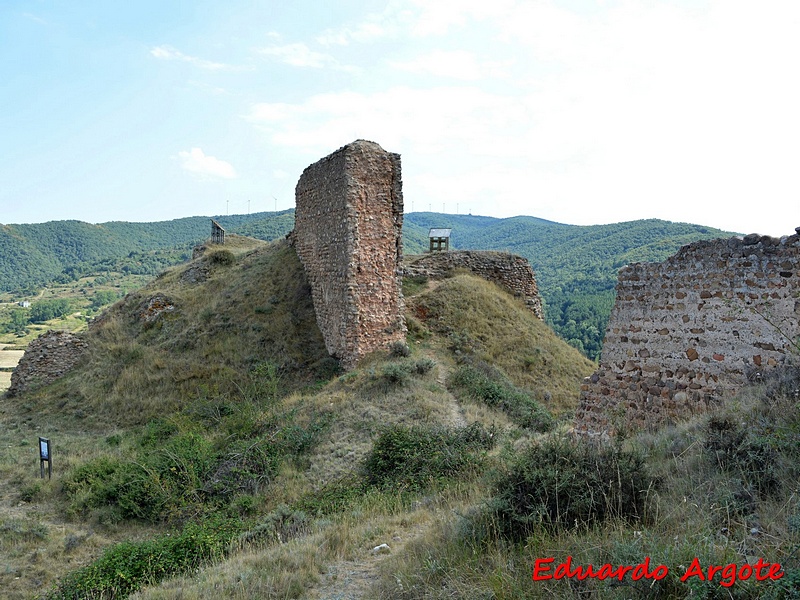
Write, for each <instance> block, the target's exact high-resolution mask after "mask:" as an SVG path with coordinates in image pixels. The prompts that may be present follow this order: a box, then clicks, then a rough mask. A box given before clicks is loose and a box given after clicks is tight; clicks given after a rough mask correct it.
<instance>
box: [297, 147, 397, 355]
mask: <svg viewBox="0 0 800 600" xmlns="http://www.w3.org/2000/svg"><path fill="white" fill-rule="evenodd" d="M295 200H296V208H295V228H294V232H293V233H292V235H291V239H292V242H293V244H294V247H295V249H296V250H297V254H298V256H299V257H300V261H301V262H302V263H303V267H304V268H305V270H306V274H307V275H308V279H309V282H310V284H311V291H312V296H313V300H314V310H315V312H316V314H317V322H318V324H319V328H320V330H321V331H322V335H323V337H324V339H325V345H326V347H327V349H328V352H329V353H330V354H331V355H332V356H335V357H337V358H339V359H340V360H341V362H342V365H343V366H344V367H345V368H352V367H353V366H355V365H356V363H357V362H358V360H359V359H360V358H362V357H363V356H364V355H366V354H367V353H369V352H371V351H373V350H376V349H379V348H386V347H388V345H389V344H390V343H391V342H392V341H396V340H404V339H405V333H406V326H405V320H404V317H403V298H402V293H401V285H400V276H399V270H398V267H399V262H400V258H401V256H402V241H401V232H402V225H403V191H402V179H401V171H400V156H399V155H398V154H392V153H390V152H386V151H385V150H383V149H382V148H381V147H380V146H379V145H378V144H376V143H374V142H368V141H365V140H358V141H355V142H353V143H351V144H348V145H347V146H344V147H343V148H340V149H339V150H337V151H336V152H334V153H333V154H331V155H329V156H327V157H325V158H323V159H321V160H319V161H318V162H316V163H314V164H313V165H311V166H309V167H308V168H306V169H305V171H303V174H302V176H301V177H300V180H299V181H298V183H297V187H296V189H295Z"/></svg>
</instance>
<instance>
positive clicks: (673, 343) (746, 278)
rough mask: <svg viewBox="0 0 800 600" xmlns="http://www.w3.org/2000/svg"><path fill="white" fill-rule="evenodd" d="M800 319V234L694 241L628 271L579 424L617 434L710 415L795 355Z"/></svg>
mask: <svg viewBox="0 0 800 600" xmlns="http://www.w3.org/2000/svg"><path fill="white" fill-rule="evenodd" d="M799 322H800V238H799V237H798V235H792V236H790V237H786V238H782V239H780V240H779V239H776V238H771V237H768V236H757V235H749V236H747V237H745V238H744V239H739V238H731V239H727V240H725V239H718V240H712V241H702V242H696V243H693V244H690V245H688V246H684V247H683V248H681V249H680V250H679V251H678V252H677V254H675V255H674V256H672V257H670V258H669V259H667V260H666V261H664V262H661V263H636V264H632V265H629V266H627V267H624V268H622V269H621V270H620V272H619V279H618V283H617V298H616V303H615V305H614V308H613V310H612V313H611V317H610V319H609V324H608V329H607V331H606V337H605V342H604V344H603V352H602V355H601V358H600V364H599V369H598V370H597V371H596V372H595V373H594V374H593V375H592V376H591V377H590V378H587V380H586V381H584V384H583V386H582V388H581V400H580V405H579V407H578V410H577V412H576V418H575V429H576V431H578V432H583V433H589V434H592V433H611V434H614V433H615V432H618V431H619V430H620V429H621V428H623V427H625V428H627V427H631V428H653V427H658V426H660V425H663V424H665V423H669V422H673V421H676V420H679V419H682V418H686V417H688V416H690V415H692V414H695V413H702V412H705V411H706V410H708V409H709V408H710V407H713V406H715V405H718V404H720V403H721V402H723V401H724V400H725V399H726V398H728V397H730V396H732V395H734V394H735V393H736V392H737V391H738V390H739V389H740V388H741V387H742V386H743V385H744V384H745V383H746V382H747V381H748V379H753V378H757V377H758V375H759V373H760V372H762V370H764V369H770V368H773V367H776V366H778V365H781V364H783V363H784V362H786V360H787V358H788V357H789V356H791V355H792V354H793V353H794V354H796V353H797V350H798V349H797V345H796V344H797V340H798V336H799V335H800V326H798V323H799Z"/></svg>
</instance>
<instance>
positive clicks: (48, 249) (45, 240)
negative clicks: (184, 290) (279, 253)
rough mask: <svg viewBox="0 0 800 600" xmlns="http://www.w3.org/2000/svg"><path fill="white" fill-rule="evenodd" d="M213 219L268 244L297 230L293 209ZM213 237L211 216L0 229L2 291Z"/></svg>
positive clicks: (39, 285)
mask: <svg viewBox="0 0 800 600" xmlns="http://www.w3.org/2000/svg"><path fill="white" fill-rule="evenodd" d="M213 218H214V219H215V220H216V221H218V222H219V223H220V224H221V225H222V226H223V227H224V228H225V229H226V230H227V231H230V232H232V233H241V234H242V235H250V236H252V237H258V238H260V239H265V240H271V239H276V238H278V237H281V236H283V235H286V234H287V233H288V232H289V231H291V229H292V227H293V226H294V211H293V210H291V211H282V212H277V213H254V214H251V215H230V216H217V217H213ZM209 235H210V225H209V217H187V218H184V219H175V220H172V221H161V222H155V223H129V222H124V221H112V222H109V223H101V224H98V225H93V224H90V223H84V222H82V221H50V222H47V223H35V224H22V225H0V292H4V291H22V290H26V289H28V290H30V289H33V288H37V287H41V286H43V285H46V284H47V283H48V282H50V281H53V280H56V279H58V278H59V277H62V276H63V275H64V273H65V272H66V273H67V275H70V274H72V273H73V272H75V271H76V270H78V271H81V270H83V271H85V270H88V269H92V268H94V265H96V264H97V263H99V262H101V261H103V260H108V259H115V258H122V257H126V256H128V255H129V254H131V253H142V252H150V251H153V250H158V249H173V248H184V249H191V247H192V246H194V245H196V244H198V243H200V242H202V241H203V240H205V239H207V238H208V237H209ZM173 264H174V263H173ZM156 272H157V271H156ZM153 274H155V273H153Z"/></svg>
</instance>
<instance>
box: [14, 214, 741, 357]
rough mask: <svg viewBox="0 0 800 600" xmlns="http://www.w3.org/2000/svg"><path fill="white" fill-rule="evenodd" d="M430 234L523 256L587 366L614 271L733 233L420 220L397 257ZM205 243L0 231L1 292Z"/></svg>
mask: <svg viewBox="0 0 800 600" xmlns="http://www.w3.org/2000/svg"><path fill="white" fill-rule="evenodd" d="M213 218H214V219H215V220H217V221H218V222H219V223H220V224H221V225H222V226H223V227H224V228H225V229H226V230H227V231H228V232H230V233H238V234H240V235H246V236H250V237H254V238H259V239H263V240H272V239H275V238H279V237H282V236H283V235H285V234H286V233H288V232H289V231H290V230H291V229H292V227H293V226H294V211H293V210H287V211H281V212H275V213H254V214H251V215H231V216H215V217H213ZM431 227H449V228H451V229H452V230H453V234H452V236H453V237H452V244H451V247H452V248H454V249H477V250H507V251H510V252H514V253H516V254H519V255H521V256H524V257H525V258H527V259H528V260H529V261H530V262H531V265H532V266H533V269H534V271H535V272H536V278H537V281H538V283H539V289H540V291H541V294H542V297H543V299H544V301H545V312H546V316H547V321H548V322H549V323H550V325H551V326H552V327H553V328H554V329H555V330H556V332H557V333H559V335H561V336H562V337H563V338H564V339H566V340H567V341H569V342H570V343H571V344H572V345H574V346H575V347H577V348H578V349H580V350H582V351H583V352H584V353H586V355H587V356H589V357H590V358H597V356H598V355H599V351H600V347H601V344H602V341H603V335H604V333H605V327H606V323H607V321H608V316H609V314H610V313H611V307H612V305H613V302H614V285H615V283H616V278H617V271H618V270H619V268H620V267H621V266H623V265H625V264H627V263H631V262H637V261H660V260H663V259H665V258H666V257H668V256H670V255H671V254H674V253H675V252H676V251H677V250H678V248H680V247H681V246H682V245H684V244H687V243H689V242H692V241H696V240H700V239H709V238H717V237H729V236H730V235H732V234H730V233H726V232H723V231H720V230H718V229H712V228H710V227H704V226H701V225H691V224H688V223H672V222H669V221H660V220H656V219H649V220H641V221H631V222H628V223H616V224H612V225H592V226H577V225H565V224H562V223H554V222H552V221H546V220H544V219H537V218H535V217H512V218H508V219H497V218H494V217H481V216H472V215H450V214H441V213H425V212H421V213H410V214H407V215H405V220H404V224H403V244H404V251H405V252H406V253H407V254H415V253H420V252H423V251H425V250H426V249H427V246H428V229H429V228H431ZM209 235H210V224H209V217H189V218H185V219H176V220H173V221H162V222H157V223H128V222H111V223H102V224H99V225H91V224H89V223H83V222H80V221H52V222H49V223H41V224H30V225H0V291H22V290H27V291H28V292H30V291H31V290H32V289H34V288H36V287H39V286H42V285H46V284H47V283H48V282H50V281H53V280H58V279H62V280H64V279H67V280H69V279H75V278H77V276H79V275H80V274H81V273H86V272H89V271H91V270H92V269H97V268H98V267H102V268H103V269H108V270H121V269H126V270H130V271H131V272H138V273H147V274H155V273H158V272H159V271H160V270H162V269H163V268H165V267H166V266H168V265H169V264H174V262H176V261H179V260H181V259H182V258H184V257H186V256H187V254H188V251H189V249H190V248H191V246H193V245H195V244H197V243H200V242H202V241H203V240H205V239H207V238H208V237H209ZM175 248H180V249H182V252H174V251H173V252H163V250H165V249H175ZM154 250H157V251H158V252H155V253H154V252H153V251H154ZM110 259H113V260H110Z"/></svg>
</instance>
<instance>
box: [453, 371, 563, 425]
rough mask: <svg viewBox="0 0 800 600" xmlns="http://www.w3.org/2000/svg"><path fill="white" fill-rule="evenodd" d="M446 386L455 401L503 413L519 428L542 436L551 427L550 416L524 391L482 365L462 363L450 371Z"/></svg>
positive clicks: (553, 422) (497, 372)
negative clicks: (484, 405) (539, 433)
mask: <svg viewBox="0 0 800 600" xmlns="http://www.w3.org/2000/svg"><path fill="white" fill-rule="evenodd" d="M448 387H450V388H451V389H452V391H453V392H454V393H455V395H456V396H457V397H459V398H468V399H470V400H477V401H479V402H483V403H484V404H486V405H487V406H490V407H492V408H496V409H498V410H501V411H503V412H504V413H506V414H507V415H508V416H509V417H510V418H511V420H512V421H514V423H516V424H517V425H519V426H520V427H525V428H527V429H532V430H534V431H539V432H542V433H544V432H546V431H550V430H551V429H552V428H553V426H554V424H555V421H554V419H553V416H552V415H551V414H550V413H549V412H548V411H547V410H546V409H545V408H544V407H542V406H541V404H539V403H538V402H537V401H536V400H534V399H533V398H532V397H531V395H530V394H529V393H528V392H526V391H525V390H522V389H520V388H518V387H516V386H514V385H513V384H512V383H511V382H510V381H508V379H507V378H506V377H505V376H504V375H503V374H502V373H500V372H499V371H498V370H497V369H495V368H494V367H491V366H490V365H487V364H486V363H480V362H479V363H476V364H475V365H472V364H462V365H461V366H460V367H458V368H457V369H456V370H455V371H453V373H452V375H451V376H450V379H449V381H448Z"/></svg>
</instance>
